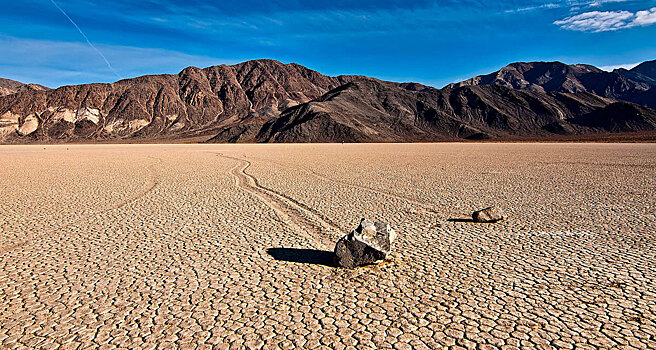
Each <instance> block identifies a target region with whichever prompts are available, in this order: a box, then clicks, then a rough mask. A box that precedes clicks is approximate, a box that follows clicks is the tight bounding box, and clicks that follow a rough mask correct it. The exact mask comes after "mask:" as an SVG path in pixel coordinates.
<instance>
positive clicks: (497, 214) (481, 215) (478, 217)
mask: <svg viewBox="0 0 656 350" xmlns="http://www.w3.org/2000/svg"><path fill="white" fill-rule="evenodd" d="M503 218H504V214H503V210H501V208H498V207H489V208H485V209H482V210H479V211H475V212H474V213H472V219H474V222H497V221H500V220H503Z"/></svg>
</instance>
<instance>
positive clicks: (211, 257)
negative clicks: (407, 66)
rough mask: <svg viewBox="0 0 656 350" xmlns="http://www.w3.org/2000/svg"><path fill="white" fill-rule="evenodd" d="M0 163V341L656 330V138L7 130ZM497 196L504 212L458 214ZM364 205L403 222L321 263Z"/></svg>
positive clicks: (626, 341) (436, 344)
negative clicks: (294, 140)
mask: <svg viewBox="0 0 656 350" xmlns="http://www.w3.org/2000/svg"><path fill="white" fill-rule="evenodd" d="M44 148H45V149H44ZM0 163H1V164H2V167H1V168H0V196H1V197H2V201H0V211H1V212H2V215H1V216H0V348H8V349H13V348H61V349H69V348H70V349H74V348H89V347H91V348H97V347H103V348H151V347H154V346H155V345H159V346H160V347H162V348H213V347H216V348H262V347H264V348H294V347H296V348H326V349H341V348H358V349H360V348H401V349H402V348H417V349H420V348H431V349H434V348H443V347H452V348H476V347H478V348H483V349H485V348H490V349H493V348H499V349H516V348H574V347H576V348H581V349H585V348H590V349H592V348H656V338H655V337H656V288H655V287H656V276H655V275H656V262H655V261H656V256H655V255H656V249H655V248H656V247H655V245H656V244H655V236H654V234H655V232H656V191H655V190H654V188H656V145H650V144H637V145H630V144H421V145H385V144H382V145H111V146H92V145H78V146H73V145H69V146H2V147H0ZM492 204H496V205H501V206H502V207H503V209H504V210H505V212H506V214H507V215H508V216H509V219H508V220H506V221H502V222H500V223H497V224H473V223H470V222H466V221H465V220H458V219H464V218H466V216H467V215H468V214H469V213H470V212H471V211H473V210H476V209H480V208H484V207H486V206H488V205H492ZM362 217H369V218H371V219H379V220H385V221H387V222H389V223H390V224H391V225H392V227H394V228H395V230H396V231H397V233H398V234H399V238H398V242H397V247H396V249H397V251H396V253H395V256H394V259H393V261H391V262H386V263H384V264H382V265H379V266H373V267H366V268H359V269H354V270H342V269H335V268H333V267H330V266H329V265H330V261H329V260H330V253H328V252H326V251H327V250H332V247H333V244H334V242H336V240H337V239H338V238H339V236H340V235H342V234H344V233H346V232H347V231H349V230H351V229H353V228H355V227H356V226H357V224H358V222H359V220H360V218H362ZM450 219H451V220H450ZM453 219H456V220H453Z"/></svg>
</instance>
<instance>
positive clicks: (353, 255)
mask: <svg viewBox="0 0 656 350" xmlns="http://www.w3.org/2000/svg"><path fill="white" fill-rule="evenodd" d="M395 239H396V232H394V230H393V229H392V228H391V227H390V225H389V224H384V223H381V222H375V223H374V222H373V221H370V220H367V219H362V220H361V221H360V226H358V228H356V229H355V230H353V231H352V232H351V233H349V234H347V235H346V236H344V237H342V238H341V239H340V240H339V241H337V244H336V245H335V263H336V265H337V266H340V267H348V268H354V267H356V266H362V265H368V264H374V263H377V262H380V261H382V260H384V259H385V258H386V257H387V256H388V255H389V253H390V251H391V250H392V244H393V243H394V240H395Z"/></svg>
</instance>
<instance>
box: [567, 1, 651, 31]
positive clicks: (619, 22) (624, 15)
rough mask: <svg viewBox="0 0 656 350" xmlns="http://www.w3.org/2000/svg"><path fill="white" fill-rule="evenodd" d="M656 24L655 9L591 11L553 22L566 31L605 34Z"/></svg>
mask: <svg viewBox="0 0 656 350" xmlns="http://www.w3.org/2000/svg"><path fill="white" fill-rule="evenodd" d="M654 23H656V7H653V8H651V9H649V10H644V11H638V12H635V13H633V12H629V11H591V12H585V13H581V14H578V15H576V16H571V17H567V18H564V19H562V20H558V21H555V22H554V24H555V25H557V26H560V27H561V28H564V29H568V30H576V31H581V32H594V33H597V32H607V31H614V30H619V29H625V28H632V27H637V26H648V25H651V24H654Z"/></svg>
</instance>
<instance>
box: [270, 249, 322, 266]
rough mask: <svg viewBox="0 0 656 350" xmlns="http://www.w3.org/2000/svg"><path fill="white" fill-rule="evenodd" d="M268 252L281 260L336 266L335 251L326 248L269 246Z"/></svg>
mask: <svg viewBox="0 0 656 350" xmlns="http://www.w3.org/2000/svg"><path fill="white" fill-rule="evenodd" d="M267 254H269V255H271V256H272V257H273V258H274V259H276V260H280V261H289V262H296V263H303V264H314V265H324V266H330V267H335V263H334V258H335V253H334V252H331V251H326V250H316V249H298V248H269V249H267Z"/></svg>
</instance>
